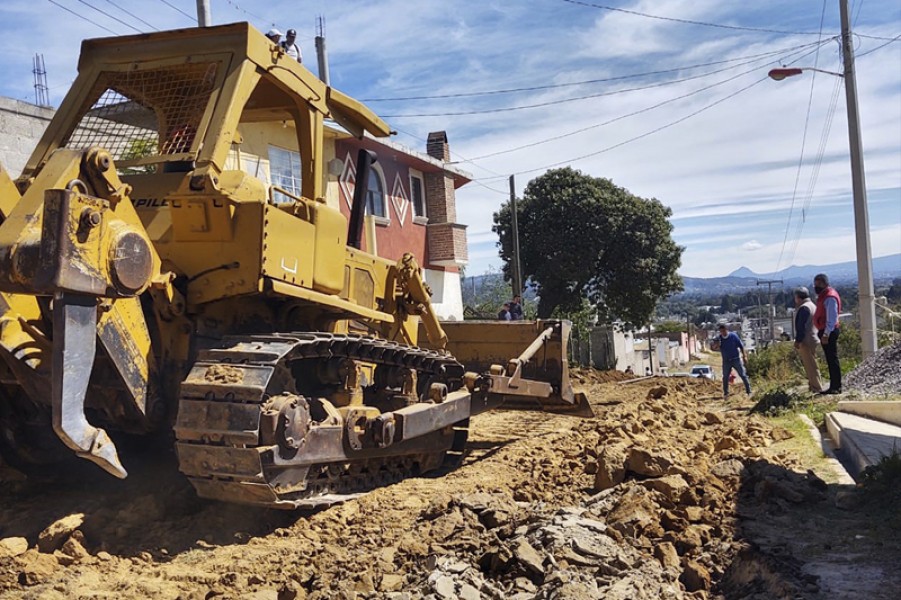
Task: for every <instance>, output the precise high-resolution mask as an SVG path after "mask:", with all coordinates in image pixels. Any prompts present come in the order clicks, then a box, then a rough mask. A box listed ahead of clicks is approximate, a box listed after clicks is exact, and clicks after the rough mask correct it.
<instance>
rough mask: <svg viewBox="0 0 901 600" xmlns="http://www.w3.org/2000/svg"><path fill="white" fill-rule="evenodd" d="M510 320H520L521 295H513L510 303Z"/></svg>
mask: <svg viewBox="0 0 901 600" xmlns="http://www.w3.org/2000/svg"><path fill="white" fill-rule="evenodd" d="M510 320H511V321H522V296H519V295H516V296H513V301H512V302H511V303H510Z"/></svg>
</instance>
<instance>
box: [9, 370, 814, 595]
mask: <svg viewBox="0 0 901 600" xmlns="http://www.w3.org/2000/svg"><path fill="white" fill-rule="evenodd" d="M588 387H589V390H588V391H589V397H590V398H591V400H592V403H593V404H594V407H595V410H596V411H597V413H598V415H599V416H598V417H596V418H594V419H578V418H574V417H568V416H561V415H548V414H543V413H538V412H518V411H516V412H515V411H495V412H493V413H488V414H485V415H481V416H479V417H476V418H474V419H473V431H472V435H471V438H470V439H471V441H470V444H469V454H468V456H467V458H466V460H465V462H464V465H463V466H462V467H461V468H459V469H457V470H455V471H453V472H451V473H445V474H440V475H437V476H435V477H428V478H414V479H409V480H406V481H403V482H401V483H399V484H396V485H392V486H389V487H385V488H382V489H379V490H376V491H374V492H372V493H370V494H368V495H366V496H364V497H362V498H359V499H357V500H353V501H351V502H348V503H347V504H344V505H342V506H336V507H332V508H330V509H328V510H324V511H321V512H318V513H314V514H308V515H297V514H292V513H274V512H272V511H257V510H253V509H247V508H244V507H235V506H229V505H223V504H217V503H207V502H203V501H200V500H197V499H196V498H194V497H193V494H192V492H191V490H190V487H189V486H187V484H185V483H184V482H183V480H182V478H181V477H180V476H178V475H177V473H174V472H173V473H169V471H168V470H167V469H162V468H161V467H160V465H158V464H155V463H154V464H153V465H152V466H149V467H146V468H144V469H143V471H142V467H141V465H129V470H130V472H131V473H132V476H131V477H130V478H129V479H128V480H126V481H125V482H118V481H111V480H109V479H101V478H98V479H97V480H91V481H85V482H83V484H81V485H76V486H71V487H66V488H58V487H53V486H48V485H46V484H40V483H33V482H26V484H24V487H21V488H18V489H17V490H15V491H10V490H8V489H4V488H0V535H2V536H3V537H9V538H12V537H13V536H15V537H16V538H19V539H10V541H9V542H8V543H7V544H0V545H2V546H3V547H8V548H9V549H10V550H9V551H8V552H6V553H5V554H0V595H2V596H3V597H12V598H32V597H46V598H87V597H112V596H115V597H146V598H182V599H183V600H195V599H196V600H199V599H206V598H216V599H220V598H221V599H230V598H255V599H258V600H261V599H264V598H266V599H271V600H324V599H331V598H340V599H348V598H355V599H361V600H362V599H374V598H379V599H381V598H386V599H392V600H401V599H406V600H418V599H425V598H428V599H430V600H449V599H453V598H461V599H464V600H476V599H485V600H488V599H515V600H527V599H529V600H531V599H544V598H571V599H582V598H584V599H594V598H601V597H603V598H614V599H616V598H622V599H625V598H672V599H678V598H689V597H692V598H705V597H708V596H709V595H711V594H713V595H717V594H719V593H722V592H724V591H729V590H754V592H755V593H757V592H759V593H760V597H768V598H805V597H810V596H811V594H814V593H815V590H816V583H815V581H814V580H811V579H810V578H809V577H808V576H805V575H803V574H802V573H801V572H800V570H796V569H788V570H787V568H784V566H785V565H787V564H790V561H788V560H787V559H786V558H785V557H781V558H780V559H779V560H769V561H768V559H767V557H768V555H766V554H765V553H763V552H761V551H760V550H759V549H758V548H756V547H755V546H754V544H753V543H751V542H749V541H747V540H746V539H744V538H743V536H742V530H741V519H742V518H751V519H757V520H758V521H761V522H765V521H767V520H768V519H769V518H770V517H771V516H772V515H774V514H779V513H784V512H785V511H787V510H789V509H790V507H793V506H814V505H817V504H819V502H820V500H821V499H822V498H823V495H824V493H823V485H822V482H821V481H819V480H818V479H817V478H816V477H815V476H813V475H812V474H809V473H805V472H804V471H803V470H801V469H797V466H796V465H795V464H794V463H793V462H792V461H791V460H790V459H789V458H788V457H786V456H781V455H776V456H770V454H771V452H770V449H769V448H768V447H769V446H770V445H771V444H772V443H773V441H774V440H776V439H784V438H785V437H786V435H790V434H788V432H787V431H785V430H780V429H774V428H772V427H771V426H770V425H769V424H768V423H767V422H766V421H765V420H764V419H763V418H762V417H759V416H751V417H748V416H747V415H746V414H744V413H735V412H725V411H723V410H721V409H719V408H717V406H716V405H711V404H708V403H707V401H706V400H705V398H706V397H707V396H706V394H707V393H708V392H709V391H710V390H711V389H712V390H713V391H715V390H716V385H715V383H711V382H707V381H704V380H689V379H687V378H686V379H682V378H679V379H676V378H672V379H666V378H654V379H649V380H647V381H645V382H636V383H632V384H626V385H618V384H609V383H608V384H603V385H591V386H588ZM163 466H167V465H165V464H164V465H163ZM168 467H173V465H171V464H169V465H168ZM173 471H174V469H173ZM23 538H24V544H25V548H27V549H24V548H23ZM41 540H44V543H42V542H41ZM730 586H731V587H730Z"/></svg>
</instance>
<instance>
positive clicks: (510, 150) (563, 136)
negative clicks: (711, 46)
mask: <svg viewBox="0 0 901 600" xmlns="http://www.w3.org/2000/svg"><path fill="white" fill-rule="evenodd" d="M823 43H826V42H820V45H822V44H823ZM752 62H757V61H752ZM745 64H747V63H745ZM759 68H760V66H755V67H753V68H751V69H748V70H747V71H742V72H741V73H739V74H737V75H734V76H732V77H729V78H728V79H724V80H722V81H718V82H716V83H713V84H710V85H707V86H704V87H702V88H698V89H696V90H692V91H691V92H688V93H686V94H682V95H681V96H676V97H674V98H669V99H667V100H664V101H663V102H659V103H657V104H654V105H652V106H647V107H645V108H642V109H640V110H636V111H633V112H631V113H627V114H625V115H620V116H618V117H614V118H612V119H609V120H607V121H604V122H602V123H595V124H593V125H589V126H587V127H582V128H579V129H576V130H574V131H569V132H567V133H563V134H559V135H555V136H553V137H549V138H545V139H543V140H538V141H535V142H530V143H528V144H523V145H521V146H516V147H515V148H510V149H507V150H499V151H497V152H492V153H490V154H483V155H481V156H477V157H475V158H474V159H472V160H482V159H485V158H491V157H494V156H499V155H501V154H509V153H510V152H516V151H518V150H524V149H526V148H532V147H534V146H539V145H541V144H546V143H548V142H554V141H557V140H560V139H563V138H567V137H571V136H573V135H577V134H579V133H584V132H586V131H590V130H592V129H597V128H599V127H604V126H606V125H610V124H612V123H616V122H618V121H622V120H623V119H626V118H629V117H634V116H636V115H640V114H642V113H646V112H649V111H651V110H654V109H657V108H660V107H661V106H665V105H667V104H671V103H673V102H677V101H679V100H683V99H685V98H688V97H690V96H694V95H696V94H699V93H701V92H704V91H707V90H709V89H712V88H714V87H717V86H720V85H723V84H726V83H729V82H730V81H734V80H736V79H738V78H739V77H743V76H744V75H747V74H748V73H752V72H754V71H756V70H757V69H759Z"/></svg>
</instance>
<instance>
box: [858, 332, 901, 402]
mask: <svg viewBox="0 0 901 600" xmlns="http://www.w3.org/2000/svg"><path fill="white" fill-rule="evenodd" d="M844 385H845V387H846V388H848V389H852V390H858V391H860V392H863V393H865V394H901V342H896V343H894V344H892V345H891V346H886V347H885V348H881V349H880V350H879V351H877V352H876V353H875V354H874V355H873V356H870V357H869V358H867V359H866V360H865V361H863V362H862V363H860V364H859V365H857V368H856V369H854V370H853V371H851V372H850V373H848V375H847V376H846V377H845V380H844Z"/></svg>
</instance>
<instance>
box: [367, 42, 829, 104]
mask: <svg viewBox="0 0 901 600" xmlns="http://www.w3.org/2000/svg"><path fill="white" fill-rule="evenodd" d="M817 43H819V42H811V43H809V44H801V45H799V46H792V47H789V48H781V49H779V50H771V51H769V52H763V53H761V54H749V55H747V56H737V57H735V58H728V59H725V60H715V61H713V62H708V63H699V64H695V65H688V66H684V67H674V68H671V69H664V70H662V71H648V72H645V73H632V74H630V75H618V76H616V77H605V78H602V79H586V80H584V81H572V82H568V83H555V84H549V85H536V86H531V87H519V88H507V89H500V90H485V91H481V92H459V93H450V94H435V95H430V96H406V97H396V98H362V99H361V101H362V102H370V103H372V102H400V101H410V100H441V99H447V98H472V97H477V96H492V95H497V94H512V93H517V92H535V91H541V90H551V89H558V88H564V87H572V86H577V85H588V84H592V83H606V82H610V81H621V80H623V79H636V78H639V77H649V76H651V75H665V74H667V73H678V72H679V71H688V70H691V69H699V68H701V67H710V66H713V65H721V64H724V63H729V62H737V61H740V60H745V59H753V58H761V57H764V56H772V55H773V54H781V53H783V52H790V51H793V50H799V49H803V48H809V47H811V46H813V45H816V44H817Z"/></svg>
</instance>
